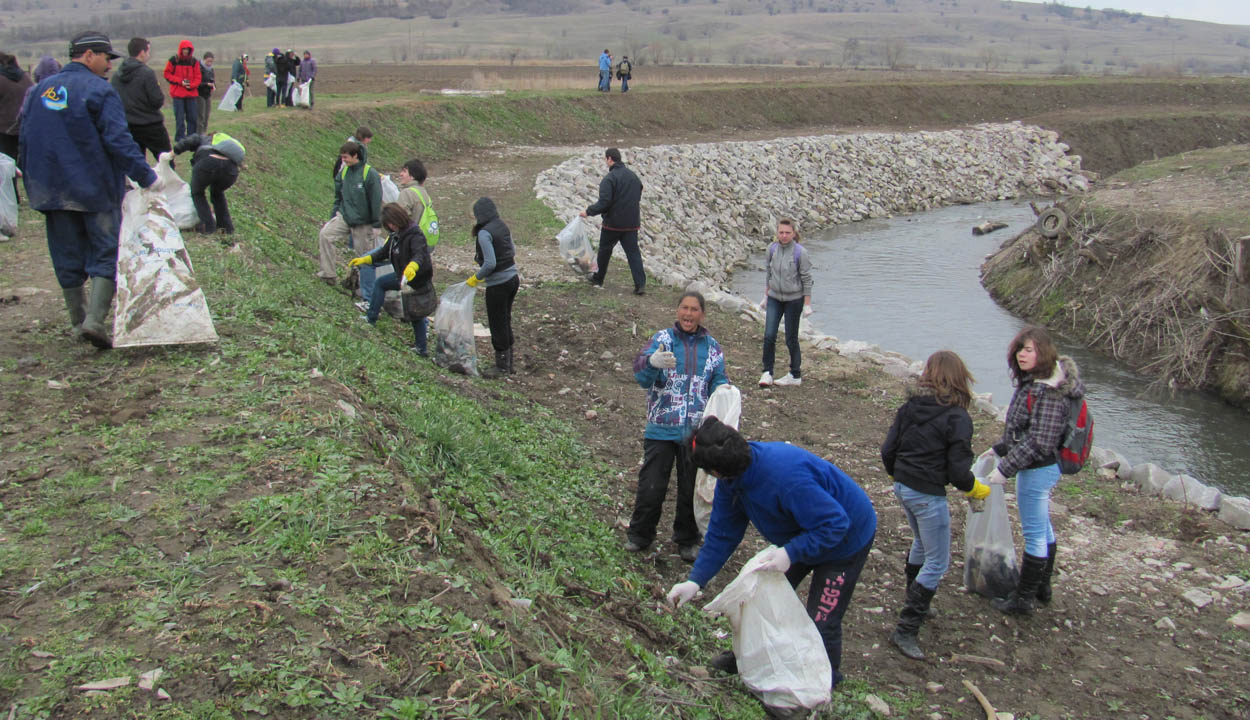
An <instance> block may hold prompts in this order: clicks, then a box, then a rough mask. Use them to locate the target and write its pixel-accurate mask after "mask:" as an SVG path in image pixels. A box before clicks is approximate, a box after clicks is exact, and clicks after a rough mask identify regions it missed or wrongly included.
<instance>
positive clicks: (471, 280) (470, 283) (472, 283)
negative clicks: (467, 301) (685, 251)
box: [464, 275, 482, 288]
mask: <svg viewBox="0 0 1250 720" xmlns="http://www.w3.org/2000/svg"><path fill="white" fill-rule="evenodd" d="M480 282H482V281H481V280H478V279H477V275H470V276H469V279H468V280H465V281H464V284H465V285H468V286H469V287H471V288H475V287H477V284H478V283H480Z"/></svg>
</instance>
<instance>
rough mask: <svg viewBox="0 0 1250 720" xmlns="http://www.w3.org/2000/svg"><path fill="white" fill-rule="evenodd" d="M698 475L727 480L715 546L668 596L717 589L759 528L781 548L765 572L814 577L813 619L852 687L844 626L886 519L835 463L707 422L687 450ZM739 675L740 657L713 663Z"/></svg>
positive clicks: (717, 503)
mask: <svg viewBox="0 0 1250 720" xmlns="http://www.w3.org/2000/svg"><path fill="white" fill-rule="evenodd" d="M687 445H688V446H689V448H690V453H691V459H692V461H693V463H694V465H695V466H696V467H698V468H699V469H701V470H704V471H706V472H707V473H708V474H709V475H711V476H713V477H715V478H717V481H716V496H715V499H714V500H713V501H712V516H711V518H710V519H709V520H708V526H707V543H706V544H705V545H704V546H703V549H702V550H700V551H699V557H698V559H696V560H695V562H694V567H692V568H691V569H690V576H689V579H687V580H686V581H685V582H680V583H677V584H676V585H674V586H673V588H672V589H671V590H669V592H668V601H669V603H671V604H673V605H675V606H677V607H680V606H682V605H684V604H685V603H687V602H688V601H690V600H691V599H692V598H693V597H694V596H695V594H696V593H698V592H699V589H700V588H702V587H704V586H706V585H707V584H708V583H709V582H711V580H712V578H713V577H715V576H716V573H718V572H720V569H721V568H722V567H723V566H724V565H725V561H727V560H728V559H729V558H730V556H731V555H733V552H734V550H736V549H737V547H738V545H739V544H740V543H741V542H742V538H743V536H744V535H745V534H746V529H747V524H748V523H750V524H752V525H754V526H755V529H756V530H758V531H759V533H760V535H762V536H763V537H764V539H765V540H767V541H768V542H770V543H772V544H773V545H775V546H776V548H774V549H773V551H772V553H771V555H770V556H769V557H768V558H767V559H765V560H764V561H763V562H762V563H761V564H760V565H759V566H757V572H759V571H776V572H780V573H784V574H785V576H786V580H788V581H789V582H790V586H791V587H796V588H797V587H798V586H799V583H801V582H802V581H803V578H805V577H807V576H808V575H809V574H810V575H811V576H812V583H811V588H810V589H809V590H808V591H807V614H808V615H809V616H810V617H811V618H812V622H814V623H815V624H816V629H817V630H818V631H819V632H820V637H821V639H822V640H823V641H824V644H825V653H826V654H827V655H828V656H829V666H830V669H831V670H832V671H833V677H832V686H833V687H834V688H836V687H837V686H838V683H839V682H841V680H842V673H841V672H840V668H841V666H842V616H843V615H845V614H846V609H847V607H848V606H849V605H850V604H851V595H852V594H853V593H854V592H855V585H856V583H857V582H858V581H859V575H860V573H861V572H862V571H863V569H864V563H865V562H867V560H868V553H869V551H870V550H871V549H872V542H873V539H874V538H875V537H876V534H877V512H876V510H874V509H873V507H872V500H870V499H869V498H868V494H867V493H865V492H864V490H863V488H861V487H860V486H859V485H857V484H856V483H855V481H854V480H852V479H851V477H850V476H849V475H847V474H846V473H845V472H842V470H840V469H839V468H838V467H837V466H835V465H834V464H833V463H831V462H829V461H827V460H825V459H823V458H821V457H819V456H817V455H814V454H813V453H810V452H808V451H807V450H804V449H803V448H800V447H797V446H794V445H791V444H789V443H784V442H750V443H748V442H747V441H746V439H745V438H743V437H742V435H740V434H739V433H738V431H737V430H734V429H733V428H731V427H729V426H728V425H726V424H724V423H722V422H720V420H718V419H717V418H714V417H712V418H707V419H706V420H704V421H703V424H702V425H700V426H699V430H698V432H696V433H695V434H694V436H693V437H692V438H691V439H690V441H689V442H688V443H687ZM709 664H710V665H711V667H713V668H714V669H717V670H720V671H722V672H727V673H730V674H736V673H737V672H738V660H737V658H736V657H735V656H734V654H733V651H732V650H731V651H728V652H724V653H721V654H720V655H719V656H717V657H716V658H714V659H713V660H712V661H711V663H709Z"/></svg>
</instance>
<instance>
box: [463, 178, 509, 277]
mask: <svg viewBox="0 0 1250 720" xmlns="http://www.w3.org/2000/svg"><path fill="white" fill-rule="evenodd" d="M473 218H474V219H475V220H476V221H477V224H475V225H474V226H473V237H474V238H475V239H476V240H477V251H476V252H475V253H474V255H473V260H474V262H476V263H477V264H478V269H477V272H476V273H475V275H476V276H477V279H478V280H481V281H483V282H484V283H485V284H486V287H490V286H492V285H500V284H502V283H505V282H507V281H509V280H511V279H512V278H514V277H516V275H517V270H516V260H515V257H516V249H515V248H514V247H513V246H512V231H510V230H509V229H508V226H507V225H505V224H504V222H503V220H502V219H501V218H500V217H499V210H498V209H497V208H496V207H495V201H494V200H491V199H490V198H488V197H483V198H478V199H477V202H475V203H473Z"/></svg>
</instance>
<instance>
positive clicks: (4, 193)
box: [0, 153, 17, 237]
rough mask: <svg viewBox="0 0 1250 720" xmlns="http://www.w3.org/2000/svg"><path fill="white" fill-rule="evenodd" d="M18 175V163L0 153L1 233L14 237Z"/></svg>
mask: <svg viewBox="0 0 1250 720" xmlns="http://www.w3.org/2000/svg"><path fill="white" fill-rule="evenodd" d="M15 177H17V163H15V162H13V158H11V157H9V156H8V155H5V154H4V153H0V234H3V235H8V236H9V237H13V236H14V235H16V234H17V190H15V189H14V188H13V178H15Z"/></svg>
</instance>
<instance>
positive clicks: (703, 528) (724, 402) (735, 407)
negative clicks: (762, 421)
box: [694, 385, 742, 535]
mask: <svg viewBox="0 0 1250 720" xmlns="http://www.w3.org/2000/svg"><path fill="white" fill-rule="evenodd" d="M703 417H704V418H708V417H715V418H716V419H718V420H720V421H721V422H723V423H725V424H726V425H728V426H729V427H731V428H733V429H734V430H737V429H738V423H739V422H740V421H741V419H742V392H741V391H739V390H738V388H736V387H734V386H733V385H721V386H720V387H718V388H716V390H715V391H714V392H713V393H712V396H711V397H709V398H708V399H707V405H706V406H704V408H703ZM715 498H716V478H714V477H712V476H711V475H708V474H707V472H706V471H704V470H699V471H698V472H697V473H696V474H695V476H694V521H695V522H696V523H697V524H698V525H699V534H701V535H704V534H707V524H708V521H709V520H711V519H712V500H714V499H715Z"/></svg>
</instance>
